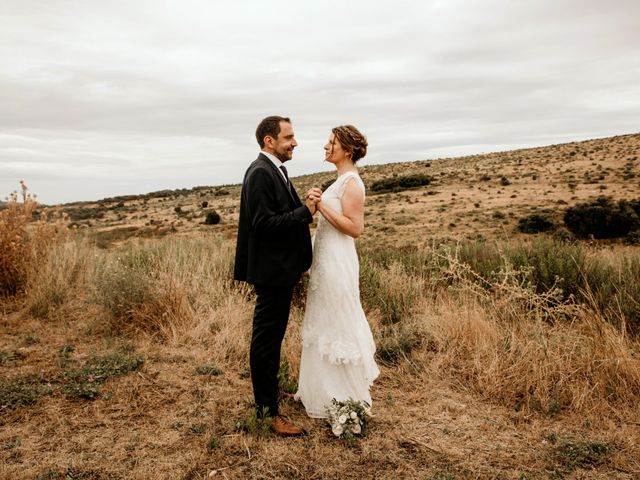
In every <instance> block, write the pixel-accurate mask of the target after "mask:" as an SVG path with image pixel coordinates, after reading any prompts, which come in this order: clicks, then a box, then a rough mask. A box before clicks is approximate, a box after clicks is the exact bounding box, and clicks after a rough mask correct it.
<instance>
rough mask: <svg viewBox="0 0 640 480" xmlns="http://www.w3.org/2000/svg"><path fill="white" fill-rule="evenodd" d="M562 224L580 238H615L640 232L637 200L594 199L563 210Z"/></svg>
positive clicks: (638, 201)
mask: <svg viewBox="0 0 640 480" xmlns="http://www.w3.org/2000/svg"><path fill="white" fill-rule="evenodd" d="M564 223H565V225H566V226H567V228H568V229H569V230H571V232H573V233H574V234H575V235H577V236H578V237H581V238H587V237H589V236H591V235H593V237H594V238H619V237H624V236H625V235H627V234H628V233H630V232H632V231H634V230H637V229H640V200H633V201H627V200H620V201H618V202H614V201H613V200H612V199H611V197H598V198H597V199H596V200H593V201H591V202H584V203H579V204H577V205H575V206H573V207H570V208H568V209H567V211H566V212H565V215H564Z"/></svg>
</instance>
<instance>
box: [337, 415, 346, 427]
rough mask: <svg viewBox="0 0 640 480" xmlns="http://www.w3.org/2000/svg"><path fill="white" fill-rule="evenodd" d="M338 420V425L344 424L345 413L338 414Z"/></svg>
mask: <svg viewBox="0 0 640 480" xmlns="http://www.w3.org/2000/svg"><path fill="white" fill-rule="evenodd" d="M338 421H339V422H340V425H344V424H345V423H346V422H347V416H346V415H344V414H343V415H340V416H339V417H338Z"/></svg>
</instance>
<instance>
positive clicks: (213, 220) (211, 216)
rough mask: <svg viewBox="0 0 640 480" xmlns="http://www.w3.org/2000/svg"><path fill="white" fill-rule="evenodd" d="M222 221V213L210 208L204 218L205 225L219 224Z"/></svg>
mask: <svg viewBox="0 0 640 480" xmlns="http://www.w3.org/2000/svg"><path fill="white" fill-rule="evenodd" d="M219 223H220V215H219V214H218V212H216V211H215V210H210V211H208V212H207V216H206V218H205V219H204V224H205V225H217V224H219Z"/></svg>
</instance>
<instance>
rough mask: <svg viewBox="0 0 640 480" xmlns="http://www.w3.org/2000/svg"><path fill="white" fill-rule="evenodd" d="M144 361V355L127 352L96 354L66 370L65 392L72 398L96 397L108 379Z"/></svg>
mask: <svg viewBox="0 0 640 480" xmlns="http://www.w3.org/2000/svg"><path fill="white" fill-rule="evenodd" d="M142 363H143V360H142V357H140V356H138V355H130V354H127V353H120V352H114V353H107V354H105V355H94V356H92V357H91V358H89V360H87V361H86V362H85V363H84V365H81V366H78V367H76V368H71V369H69V370H67V371H66V372H65V377H66V380H67V382H66V385H65V392H66V394H67V396H68V397H70V398H82V399H87V400H92V399H95V398H96V397H97V396H98V395H99V394H100V388H101V385H102V384H103V383H104V382H105V381H106V380H108V379H109V378H111V377H117V376H120V375H125V374H127V373H129V372H132V371H134V370H136V369H137V368H138V367H139V366H140V365H142Z"/></svg>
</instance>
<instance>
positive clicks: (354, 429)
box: [351, 423, 362, 435]
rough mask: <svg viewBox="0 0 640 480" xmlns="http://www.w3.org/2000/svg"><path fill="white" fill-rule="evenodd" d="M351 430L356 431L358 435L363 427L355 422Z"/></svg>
mask: <svg viewBox="0 0 640 480" xmlns="http://www.w3.org/2000/svg"><path fill="white" fill-rule="evenodd" d="M351 430H352V431H353V433H355V434H356V435H358V434H359V433H360V432H362V428H360V424H359V423H357V424H355V425H354V426H353V427H352V428H351Z"/></svg>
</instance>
